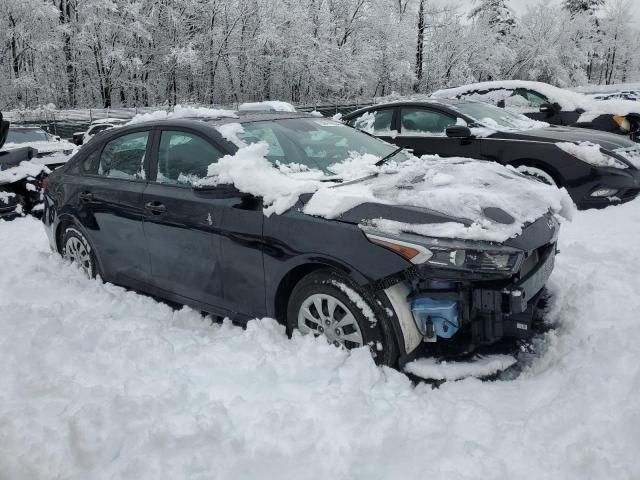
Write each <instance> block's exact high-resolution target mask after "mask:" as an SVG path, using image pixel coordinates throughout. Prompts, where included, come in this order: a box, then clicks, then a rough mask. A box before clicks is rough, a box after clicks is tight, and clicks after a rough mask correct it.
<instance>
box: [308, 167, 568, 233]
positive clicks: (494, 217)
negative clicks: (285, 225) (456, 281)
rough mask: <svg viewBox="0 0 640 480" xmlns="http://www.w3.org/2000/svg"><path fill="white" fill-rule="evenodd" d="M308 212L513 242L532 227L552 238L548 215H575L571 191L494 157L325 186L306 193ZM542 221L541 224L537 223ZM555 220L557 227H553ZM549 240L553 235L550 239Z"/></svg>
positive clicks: (397, 229)
mask: <svg viewBox="0 0 640 480" xmlns="http://www.w3.org/2000/svg"><path fill="white" fill-rule="evenodd" d="M301 200H302V205H301V210H302V211H303V212H304V213H307V214H310V215H315V216H322V217H325V218H331V219H336V220H339V221H343V222H349V223H353V224H360V225H367V224H374V225H375V226H376V227H377V228H379V229H380V228H381V226H382V227H383V228H384V229H388V230H389V231H390V232H392V233H396V234H397V233H398V232H400V231H405V232H410V233H417V234H420V235H424V236H428V237H437V238H450V239H459V240H469V241H488V242H498V243H505V242H510V243H511V244H513V245H514V246H515V244H518V242H524V243H527V242H529V241H530V240H526V241H525V240H522V238H523V237H524V236H526V235H524V236H523V233H524V232H525V230H526V231H529V229H530V228H538V227H531V226H532V225H534V224H536V225H540V226H541V227H540V228H542V227H545V226H546V227H545V228H544V229H543V230H545V232H547V233H548V234H550V235H553V232H554V231H555V229H556V228H557V225H556V224H555V223H553V222H551V221H549V222H547V219H548V218H552V217H554V216H556V217H565V218H571V216H572V214H573V209H574V206H573V202H572V201H571V199H570V197H569V196H568V194H567V192H566V191H565V190H564V189H562V190H559V189H557V188H555V187H550V186H548V185H546V184H543V183H542V182H538V181H535V180H531V179H529V178H527V177H524V176H523V175H521V174H519V173H518V172H517V171H515V170H514V169H512V168H507V167H504V166H502V165H499V164H497V163H495V162H484V161H477V160H470V159H465V158H440V157H437V156H424V157H422V158H420V159H418V158H415V157H413V158H412V159H410V160H408V161H405V162H402V163H399V164H396V165H388V166H386V167H385V168H384V169H382V170H381V171H380V172H378V174H377V175H376V176H373V177H371V178H368V179H365V180H363V181H361V182H357V183H354V184H345V185H342V186H335V187H329V188H327V187H324V186H323V187H321V188H319V189H317V190H316V191H315V192H314V193H309V194H307V195H303V196H302V197H301ZM539 221H540V222H541V223H538V222H539ZM550 224H552V226H551V227H548V225H550ZM547 240H548V238H547Z"/></svg>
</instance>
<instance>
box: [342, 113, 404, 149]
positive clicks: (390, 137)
mask: <svg viewBox="0 0 640 480" xmlns="http://www.w3.org/2000/svg"><path fill="white" fill-rule="evenodd" d="M395 116H396V109H395V108H393V107H389V108H379V109H376V110H367V111H366V112H365V113H363V114H362V115H360V116H358V117H355V118H352V119H351V120H349V122H348V124H349V125H350V126H352V127H354V128H357V129H358V130H362V131H363V132H367V133H370V134H371V135H375V136H376V137H378V138H381V139H383V140H385V141H387V142H390V143H395V142H394V139H395V137H396V135H397V133H398V131H397V127H396V118H395Z"/></svg>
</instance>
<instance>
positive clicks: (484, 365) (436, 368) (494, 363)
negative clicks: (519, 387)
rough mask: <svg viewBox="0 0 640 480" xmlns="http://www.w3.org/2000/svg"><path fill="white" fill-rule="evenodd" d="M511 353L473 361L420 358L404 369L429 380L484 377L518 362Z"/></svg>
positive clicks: (482, 357) (483, 357)
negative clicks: (440, 360) (441, 360)
mask: <svg viewBox="0 0 640 480" xmlns="http://www.w3.org/2000/svg"><path fill="white" fill-rule="evenodd" d="M516 361H517V360H516V358H515V357H513V356H511V355H488V356H481V357H478V358H475V359H474V360H473V361H472V362H464V361H461V362H445V361H443V362H439V361H438V360H437V359H435V358H419V359H418V360H414V361H413V362H410V363H408V364H407V365H405V367H404V370H405V371H406V372H407V373H411V374H413V375H416V376H418V377H420V378H424V379H427V380H450V381H454V380H461V379H463V378H468V377H476V378H483V377H488V376H490V375H495V374H496V373H498V372H502V371H503V370H506V369H507V368H509V367H510V366H512V365H514V364H515V363H516Z"/></svg>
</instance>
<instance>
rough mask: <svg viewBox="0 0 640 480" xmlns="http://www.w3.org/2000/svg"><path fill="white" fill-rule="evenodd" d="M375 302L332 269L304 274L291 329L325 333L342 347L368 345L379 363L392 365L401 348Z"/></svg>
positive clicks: (291, 303) (289, 316) (291, 313)
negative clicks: (398, 347)
mask: <svg viewBox="0 0 640 480" xmlns="http://www.w3.org/2000/svg"><path fill="white" fill-rule="evenodd" d="M379 310H380V309H379V308H377V307H376V305H375V302H374V301H371V300H369V299H368V295H367V293H366V292H365V291H364V290H363V289H361V288H360V287H359V286H358V285H355V284H354V283H353V282H351V281H350V280H349V279H347V278H345V277H343V276H341V275H338V274H336V273H334V272H332V271H329V270H319V271H316V272H313V273H311V274H309V275H307V276H306V277H304V278H303V279H302V280H301V281H300V282H299V283H298V284H297V285H296V286H295V288H294V289H293V292H292V293H291V297H290V299H289V306H288V309H287V329H288V331H289V332H292V331H293V330H296V329H297V330H299V331H300V332H301V333H303V334H309V335H314V336H323V337H324V338H326V340H327V341H328V342H329V343H331V344H333V345H335V346H336V347H340V348H347V349H353V348H359V347H364V346H366V347H368V348H369V349H370V351H371V354H372V356H373V358H374V360H375V361H376V363H378V364H381V365H389V366H392V365H394V364H395V362H396V361H397V356H398V353H397V351H398V349H397V346H396V343H395V337H394V335H393V332H392V330H391V327H390V325H389V324H388V323H386V319H385V318H383V316H384V315H381V314H380V313H379Z"/></svg>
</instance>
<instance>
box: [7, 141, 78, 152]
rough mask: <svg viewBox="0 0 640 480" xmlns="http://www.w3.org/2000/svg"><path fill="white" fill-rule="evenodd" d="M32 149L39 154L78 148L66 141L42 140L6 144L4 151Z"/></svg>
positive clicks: (69, 150)
mask: <svg viewBox="0 0 640 480" xmlns="http://www.w3.org/2000/svg"><path fill="white" fill-rule="evenodd" d="M24 147H31V148H35V149H36V150H37V151H38V153H54V152H71V151H72V150H73V149H74V148H76V146H75V145H74V144H73V143H71V142H68V141H66V140H59V141H58V140H54V141H50V142H48V141H46V140H40V141H37V142H24V143H5V144H4V147H2V149H3V150H15V149H16V148H24Z"/></svg>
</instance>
